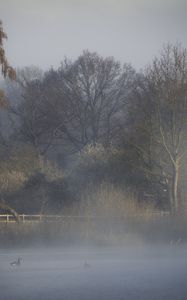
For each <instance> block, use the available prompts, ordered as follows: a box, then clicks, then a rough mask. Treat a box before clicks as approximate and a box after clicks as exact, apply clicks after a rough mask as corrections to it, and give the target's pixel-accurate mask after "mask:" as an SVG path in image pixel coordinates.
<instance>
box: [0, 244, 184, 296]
mask: <svg viewBox="0 0 187 300" xmlns="http://www.w3.org/2000/svg"><path fill="white" fill-rule="evenodd" d="M186 250H187V246H186V244H184V245H158V246H156V245H154V246H153V245H146V246H145V245H141V246H140V245H139V246H128V245H126V246H124V247H120V248H117V247H85V248H83V247H75V248H72V247H69V248H64V247H58V248H44V247H43V248H35V249H34V248H27V249H24V248H22V249H21V248H20V249H18V248H17V249H16V250H15V249H11V250H7V249H4V250H0V290H1V296H0V299H3V300H13V299H14V300H25V299H27V300H33V299H36V300H38V299H46V300H48V299H49V300H50V299H54V300H58V299H59V300H60V299H63V300H74V299H76V300H79V299H80V300H84V299H85V300H87V299H90V300H95V299H102V300H108V299H115V300H117V299H127V300H136V299H138V300H139V299H142V300H153V299H155V300H157V299H165V300H177V299H180V300H183V299H184V300H185V299H186V298H187V285H186V278H187V251H186ZM18 257H21V258H22V259H23V260H22V263H21V265H20V266H14V267H12V266H11V265H10V262H11V261H14V260H15V259H17V258H18ZM85 263H86V265H85Z"/></svg>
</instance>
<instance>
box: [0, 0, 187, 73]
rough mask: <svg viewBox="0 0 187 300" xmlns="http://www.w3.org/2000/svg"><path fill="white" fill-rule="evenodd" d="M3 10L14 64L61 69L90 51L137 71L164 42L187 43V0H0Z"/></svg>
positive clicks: (185, 44) (1, 15)
mask: <svg viewBox="0 0 187 300" xmlns="http://www.w3.org/2000/svg"><path fill="white" fill-rule="evenodd" d="M0 12H1V14H0V19H2V21H3V26H4V30H5V31H6V33H7V35H8V41H7V42H6V51H7V57H8V60H9V61H10V63H11V64H12V65H13V66H14V67H23V66H26V65H36V66H39V67H41V68H44V69H47V68H48V67H50V66H54V67H58V66H59V65H60V62H61V61H62V60H63V58H64V56H67V57H69V58H73V59H74V58H76V57H78V56H79V55H80V54H81V52H82V50H84V49H89V50H90V51H97V52H98V53H99V54H101V55H103V56H114V57H115V58H116V59H117V60H120V61H121V62H128V63H131V64H132V65H133V66H134V67H136V68H137V69H139V68H143V67H144V66H145V65H146V64H147V63H150V62H151V60H152V59H153V57H154V56H155V55H157V54H159V51H160V49H161V48H162V46H163V44H164V43H167V42H172V43H175V42H181V43H182V45H183V46H184V47H187V33H186V29H187V0H0Z"/></svg>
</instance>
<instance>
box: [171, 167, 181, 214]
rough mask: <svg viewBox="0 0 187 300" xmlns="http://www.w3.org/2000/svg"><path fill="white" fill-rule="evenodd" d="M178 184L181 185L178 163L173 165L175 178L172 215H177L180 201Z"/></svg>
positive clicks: (173, 182)
mask: <svg viewBox="0 0 187 300" xmlns="http://www.w3.org/2000/svg"><path fill="white" fill-rule="evenodd" d="M178 183H179V165H178V163H177V162H176V163H175V164H174V165H173V178H172V187H171V189H172V213H173V214H176V213H177V211H178V206H179V203H178V201H179V199H178Z"/></svg>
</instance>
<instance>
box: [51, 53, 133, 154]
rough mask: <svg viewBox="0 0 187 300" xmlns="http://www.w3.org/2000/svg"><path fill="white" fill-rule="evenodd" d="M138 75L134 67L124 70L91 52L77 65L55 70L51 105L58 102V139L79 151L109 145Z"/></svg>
mask: <svg viewBox="0 0 187 300" xmlns="http://www.w3.org/2000/svg"><path fill="white" fill-rule="evenodd" d="M134 75H135V71H134V70H133V68H132V67H131V66H130V65H124V66H123V68H122V67H121V66H120V64H119V62H116V61H115V60H114V59H113V58H111V57H109V58H102V57H100V56H99V55H98V54H96V53H90V52H89V51H84V52H83V54H82V55H81V56H80V57H79V58H78V59H77V60H76V61H74V62H71V61H68V60H65V61H64V62H63V63H62V65H61V67H60V68H59V70H58V71H57V72H56V71H54V70H51V71H50V72H49V74H48V76H47V77H48V81H47V84H48V90H49V89H50V91H48V103H50V105H52V101H53V102H54V98H55V99H56V100H55V101H56V108H54V109H56V121H57V126H56V132H55V134H56V138H57V139H64V140H66V141H67V142H68V143H69V144H71V145H72V148H73V149H75V150H76V151H80V150H81V149H82V148H83V147H84V146H85V145H87V144H92V145H96V144H97V143H98V142H102V143H105V144H106V145H109V144H110V143H111V142H112V140H113V139H114V138H115V134H116V133H117V131H118V121H119V118H120V117H121V116H120V114H121V111H122V107H123V106H124V105H125V102H126V98H127V97H128V93H129V91H130V89H131V88H132V82H133V79H134ZM49 81H50V82H51V83H52V84H51V85H50V84H49ZM50 94H51V96H52V97H51V100H50V99H49V95H50Z"/></svg>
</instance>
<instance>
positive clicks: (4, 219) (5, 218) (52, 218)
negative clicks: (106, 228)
mask: <svg viewBox="0 0 187 300" xmlns="http://www.w3.org/2000/svg"><path fill="white" fill-rule="evenodd" d="M169 215H170V212H168V211H156V212H147V213H142V214H137V215H133V216H131V215H130V216H128V217H132V218H133V217H138V216H143V217H145V218H157V217H164V216H169ZM126 217H127V216H126ZM126 217H125V216H110V217H109V216H107V217H106V218H112V219H123V218H126ZM68 219H71V220H75V221H76V220H88V219H90V220H91V219H93V220H98V219H104V216H91V215H89V216H81V215H43V214H42V215H26V214H20V215H19V222H22V223H25V222H63V221H65V220H68ZM11 222H16V219H15V217H14V216H13V215H10V214H1V215H0V223H11Z"/></svg>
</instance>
